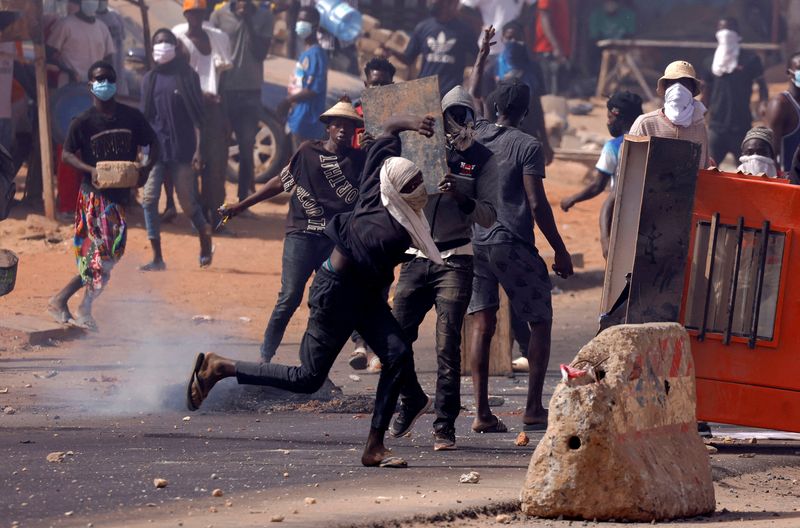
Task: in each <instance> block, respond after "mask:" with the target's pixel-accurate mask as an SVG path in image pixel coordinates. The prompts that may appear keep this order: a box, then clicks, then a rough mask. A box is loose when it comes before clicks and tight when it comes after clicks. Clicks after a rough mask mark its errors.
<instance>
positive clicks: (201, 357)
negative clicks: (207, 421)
mask: <svg viewBox="0 0 800 528" xmlns="http://www.w3.org/2000/svg"><path fill="white" fill-rule="evenodd" d="M205 359H206V355H205V354H203V353H202V352H200V353H199V354H197V357H196V358H195V360H194V368H193V369H192V373H191V375H190V376H189V385H187V387H186V407H187V408H188V409H189V410H190V411H196V410H198V409H200V406H201V405H203V400H205V399H206V396H208V391H206V392H205V393H204V392H203V386H202V384H201V383H200V378H199V377H198V376H197V374H198V373H199V372H200V369H201V368H202V367H203V361H205ZM195 385H196V386H197V391H196V393H197V394H199V395H200V401H199V402H196V403H195V401H194V398H192V389H193V388H194V387H195Z"/></svg>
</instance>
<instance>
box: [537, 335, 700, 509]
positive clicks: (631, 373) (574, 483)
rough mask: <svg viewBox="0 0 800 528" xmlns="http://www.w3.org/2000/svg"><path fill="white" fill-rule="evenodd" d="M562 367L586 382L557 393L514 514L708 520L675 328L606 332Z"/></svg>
mask: <svg viewBox="0 0 800 528" xmlns="http://www.w3.org/2000/svg"><path fill="white" fill-rule="evenodd" d="M571 366H572V367H573V368H574V369H581V370H586V371H587V374H586V376H583V377H578V378H570V379H568V380H567V381H564V382H562V383H560V384H559V385H558V387H557V388H556V390H555V392H554V394H553V398H552V399H551V400H550V415H549V421H548V428H547V432H546V434H545V436H544V438H543V439H542V441H541V442H540V443H539V445H538V446H537V448H536V450H535V452H534V454H533V458H532V460H531V463H530V466H529V468H528V475H527V479H526V483H525V487H524V488H523V491H522V511H523V512H524V513H526V514H528V515H532V516H539V517H558V516H560V515H563V516H564V517H566V518H583V519H589V520H591V519H595V518H597V519H601V520H607V519H612V518H613V519H618V520H619V519H626V520H635V521H651V520H665V519H673V518H679V517H691V516H695V515H701V514H707V513H710V512H713V511H714V506H715V500H714V488H713V485H712V479H711V465H710V462H709V458H708V453H707V451H706V448H705V446H704V444H703V442H702V440H701V439H700V437H699V435H698V434H697V427H696V416H695V384H694V376H693V374H694V364H693V361H692V356H691V352H690V344H689V338H688V335H687V334H686V331H685V330H684V329H683V327H681V326H680V325H678V324H675V323H653V324H644V325H621V326H617V327H613V328H610V329H608V330H605V331H604V332H603V333H601V334H600V335H599V336H598V337H596V338H595V339H593V340H592V341H591V342H590V343H589V344H588V345H586V346H585V347H583V348H582V349H581V350H580V352H578V355H577V357H576V358H575V359H574V360H573V362H572V364H571ZM586 377H588V378H589V380H590V381H589V382H588V383H587V382H586V379H585V378H586Z"/></svg>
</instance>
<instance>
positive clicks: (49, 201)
mask: <svg viewBox="0 0 800 528" xmlns="http://www.w3.org/2000/svg"><path fill="white" fill-rule="evenodd" d="M40 1H41V0H40ZM33 49H34V53H35V57H36V58H35V59H34V63H35V67H36V100H37V101H38V102H39V103H38V104H37V105H36V107H37V111H38V114H39V127H38V128H39V148H40V155H41V158H42V187H43V189H44V214H45V216H46V217H47V218H50V219H54V218H55V217H56V197H55V186H54V185H53V180H54V175H55V168H54V163H53V143H52V141H51V139H50V131H51V130H52V129H51V128H50V105H49V104H48V102H49V101H50V99H49V96H48V89H47V70H46V67H45V54H44V44H34V45H33Z"/></svg>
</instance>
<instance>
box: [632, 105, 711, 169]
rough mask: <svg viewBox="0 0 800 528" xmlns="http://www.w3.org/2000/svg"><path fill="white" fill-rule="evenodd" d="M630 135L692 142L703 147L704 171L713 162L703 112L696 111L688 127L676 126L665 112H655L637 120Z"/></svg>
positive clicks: (701, 161) (701, 165) (701, 158)
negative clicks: (709, 151) (709, 153)
mask: <svg viewBox="0 0 800 528" xmlns="http://www.w3.org/2000/svg"><path fill="white" fill-rule="evenodd" d="M629 134H630V135H632V136H657V137H664V138H673V139H685V140H687V141H692V142H693V143H697V144H699V145H700V147H701V151H700V167H699V168H701V169H704V168H706V167H708V166H709V165H710V164H711V160H710V159H709V157H708V132H707V131H706V123H705V121H704V120H703V115H702V113H701V112H698V111H695V115H694V118H693V122H692V124H691V125H689V126H688V127H683V126H678V125H674V124H673V123H672V122H671V121H670V120H669V119H667V116H665V115H664V112H663V110H661V109H659V110H654V111H653V112H648V113H646V114H642V115H640V116H639V117H638V118H636V121H634V123H633V126H632V127H631V131H630V132H629Z"/></svg>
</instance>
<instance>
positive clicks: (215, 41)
mask: <svg viewBox="0 0 800 528" xmlns="http://www.w3.org/2000/svg"><path fill="white" fill-rule="evenodd" d="M207 14H208V4H207V2H206V0H185V1H184V2H183V16H184V17H186V22H187V23H186V24H179V25H177V26H175V28H174V29H173V30H172V32H173V33H174V34H175V36H176V37H178V39H179V40H180V41H181V43H182V44H183V47H184V49H185V50H186V52H187V53H188V56H189V64H190V65H191V67H192V68H193V69H194V70H195V71H196V72H197V74H198V75H199V76H200V88H201V89H202V90H203V124H202V127H201V128H200V151H201V153H202V159H203V163H204V167H203V173H202V176H201V178H202V180H201V181H202V186H201V189H202V191H201V196H200V204H201V206H202V207H203V210H204V213H205V215H206V219H207V220H208V221H209V223H211V225H217V223H218V220H219V219H218V218H217V216H218V213H217V209H219V207H220V206H222V204H223V203H224V202H225V172H226V171H227V170H228V135H229V131H228V125H227V122H226V119H225V114H224V112H223V108H222V98H221V97H220V90H219V80H220V74H221V73H222V72H223V71H225V70H228V69H230V68H231V67H232V63H231V54H230V39H229V38H228V35H226V34H225V33H223V32H222V31H220V30H218V29H216V28H214V27H212V26H211V25H210V24H208V23H207V22H206V20H205V19H206V15H207ZM167 193H168V194H171V191H170V190H168V191H167ZM173 212H174V211H165V213H166V214H170V215H171V213H173ZM165 216H166V215H165Z"/></svg>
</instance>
